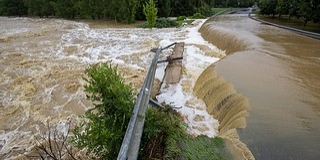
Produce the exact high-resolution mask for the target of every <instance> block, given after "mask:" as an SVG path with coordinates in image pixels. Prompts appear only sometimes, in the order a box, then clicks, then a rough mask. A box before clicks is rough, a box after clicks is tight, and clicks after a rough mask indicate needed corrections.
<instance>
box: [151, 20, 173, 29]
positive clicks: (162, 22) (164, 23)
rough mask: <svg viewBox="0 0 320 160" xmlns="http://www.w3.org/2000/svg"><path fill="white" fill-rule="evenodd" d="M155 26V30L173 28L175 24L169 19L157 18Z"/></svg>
mask: <svg viewBox="0 0 320 160" xmlns="http://www.w3.org/2000/svg"><path fill="white" fill-rule="evenodd" d="M155 26H156V28H168V27H175V26H177V22H176V21H175V20H172V19H169V18H158V19H157V21H156V25H155Z"/></svg>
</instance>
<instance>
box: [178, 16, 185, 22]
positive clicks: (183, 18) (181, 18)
mask: <svg viewBox="0 0 320 160" xmlns="http://www.w3.org/2000/svg"><path fill="white" fill-rule="evenodd" d="M185 19H186V16H179V17H177V21H184V20H185Z"/></svg>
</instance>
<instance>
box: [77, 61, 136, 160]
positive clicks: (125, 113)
mask: <svg viewBox="0 0 320 160" xmlns="http://www.w3.org/2000/svg"><path fill="white" fill-rule="evenodd" d="M86 75H87V77H85V78H84V80H85V81H86V82H87V85H86V86H85V92H86V93H87V98H88V99H89V100H91V102H93V104H94V108H92V109H90V110H88V111H87V112H86V114H85V118H86V120H85V121H83V122H82V123H80V124H79V125H78V126H76V127H75V129H74V130H73V134H74V136H73V137H72V138H71V140H72V142H74V143H75V145H76V146H77V147H80V148H87V149H88V150H89V152H94V153H95V154H96V155H98V156H100V157H104V158H105V159H115V157H117V155H118V152H119V150H120V147H121V143H122V139H123V137H124V135H125V132H126V128H127V124H128V122H129V120H130V117H131V114H132V110H133V106H134V97H135V96H134V95H135V94H134V92H133V89H132V86H131V85H127V84H125V83H124V80H123V78H122V76H121V75H119V74H118V72H117V67H113V66H112V65H111V64H110V63H102V64H97V65H93V66H91V67H89V68H87V69H86Z"/></svg>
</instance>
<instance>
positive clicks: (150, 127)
mask: <svg viewBox="0 0 320 160" xmlns="http://www.w3.org/2000/svg"><path fill="white" fill-rule="evenodd" d="M172 112H173V111H172V110H171V109H164V110H163V109H155V108H150V109H148V111H147V114H146V121H145V125H144V130H143V135H142V140H141V142H142V143H141V146H142V147H141V148H142V150H141V152H140V158H139V159H177V157H180V156H181V155H182V149H181V147H180V146H179V143H180V142H181V141H182V140H183V139H185V138H186V137H187V133H186V132H185V129H186V125H185V123H184V122H183V121H182V120H181V119H180V117H179V116H177V115H176V114H173V113H172ZM153 151H154V152H153Z"/></svg>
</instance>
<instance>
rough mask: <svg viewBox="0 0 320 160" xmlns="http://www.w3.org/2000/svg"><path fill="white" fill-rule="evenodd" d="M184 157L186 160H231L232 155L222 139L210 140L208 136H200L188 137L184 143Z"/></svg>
mask: <svg viewBox="0 0 320 160" xmlns="http://www.w3.org/2000/svg"><path fill="white" fill-rule="evenodd" d="M182 153H183V155H182V157H183V159H186V160H197V159H199V160H201V159H211V160H229V159H232V155H231V154H230V153H229V151H228V150H227V149H226V147H225V143H224V141H223V139H222V138H220V137H216V138H209V137H207V136H198V137H196V138H191V137H188V138H187V139H185V140H184V142H183V143H182Z"/></svg>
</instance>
